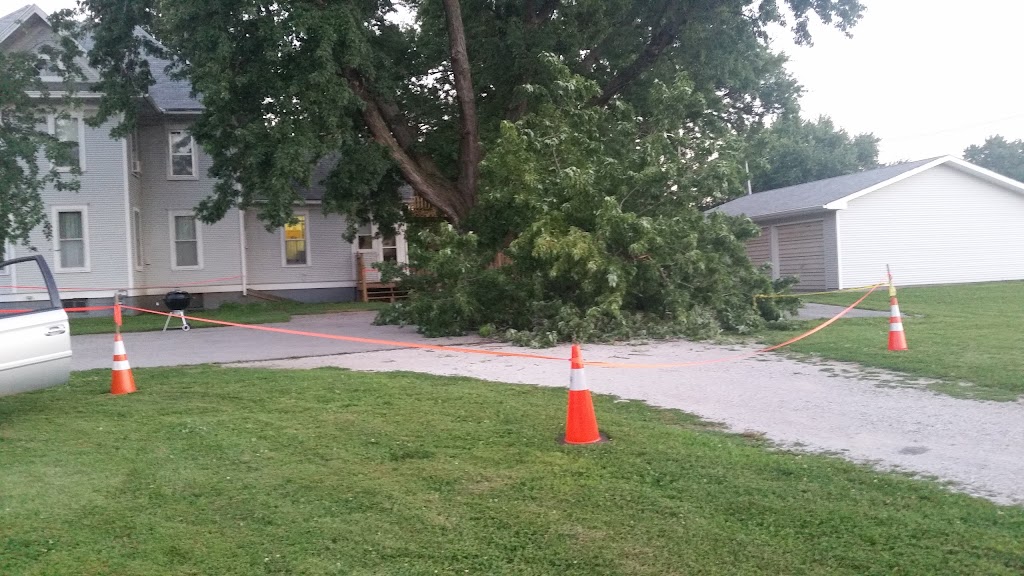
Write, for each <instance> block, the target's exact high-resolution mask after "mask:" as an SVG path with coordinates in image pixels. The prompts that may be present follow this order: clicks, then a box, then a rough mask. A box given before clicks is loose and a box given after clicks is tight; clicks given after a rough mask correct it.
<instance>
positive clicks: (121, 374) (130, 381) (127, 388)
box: [110, 334, 135, 395]
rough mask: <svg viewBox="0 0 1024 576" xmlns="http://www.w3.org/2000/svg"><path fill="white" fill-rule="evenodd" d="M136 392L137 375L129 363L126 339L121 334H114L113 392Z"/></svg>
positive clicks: (111, 385)
mask: <svg viewBox="0 0 1024 576" xmlns="http://www.w3.org/2000/svg"><path fill="white" fill-rule="evenodd" d="M132 392H135V376H133V375H132V367H131V366H130V365H129V364H128V352H127V351H125V349H124V340H122V339H121V335H120V334H114V373H113V376H112V377H111V379H110V393H111V394H115V395H116V394H131V393H132Z"/></svg>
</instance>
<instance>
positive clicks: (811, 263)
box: [775, 220, 825, 292]
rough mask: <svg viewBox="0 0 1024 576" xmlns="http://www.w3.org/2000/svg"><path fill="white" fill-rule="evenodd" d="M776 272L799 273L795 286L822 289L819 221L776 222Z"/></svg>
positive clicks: (822, 249) (822, 243)
mask: <svg viewBox="0 0 1024 576" xmlns="http://www.w3.org/2000/svg"><path fill="white" fill-rule="evenodd" d="M775 233H776V234H778V237H779V274H780V275H782V276H798V277H799V278H800V283H799V284H797V285H796V287H797V289H798V290H803V291H808V292H809V291H812V290H824V289H825V235H824V227H823V225H822V221H821V220H818V221H815V222H800V223H798V224H786V225H784V226H777V227H776V228H775Z"/></svg>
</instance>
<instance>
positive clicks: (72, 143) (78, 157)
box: [50, 116, 85, 171]
mask: <svg viewBox="0 0 1024 576" xmlns="http://www.w3.org/2000/svg"><path fill="white" fill-rule="evenodd" d="M50 122H51V124H50V133H51V134H53V135H54V136H55V137H56V138H57V140H60V141H61V142H62V143H63V144H64V148H65V150H66V152H67V156H66V161H65V162H58V166H57V168H58V169H63V170H69V169H71V168H79V169H81V170H83V171H84V170H85V150H84V148H83V146H82V119H81V118H75V117H69V118H62V117H60V116H51V117H50Z"/></svg>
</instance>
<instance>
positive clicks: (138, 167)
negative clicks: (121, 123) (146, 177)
mask: <svg viewBox="0 0 1024 576" xmlns="http://www.w3.org/2000/svg"><path fill="white" fill-rule="evenodd" d="M128 159H129V161H130V162H131V164H130V165H129V168H131V170H132V174H135V175H139V174H142V156H141V155H140V154H139V131H138V130H135V131H133V132H132V133H131V134H129V135H128Z"/></svg>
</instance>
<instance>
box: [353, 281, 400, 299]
mask: <svg viewBox="0 0 1024 576" xmlns="http://www.w3.org/2000/svg"><path fill="white" fill-rule="evenodd" d="M408 296H409V293H408V292H407V291H406V290H402V289H400V288H398V287H397V286H396V285H395V284H391V283H381V282H369V283H367V284H366V288H365V289H364V290H363V302H392V303H394V302H395V301H397V300H404V299H405V298H407V297H408Z"/></svg>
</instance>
